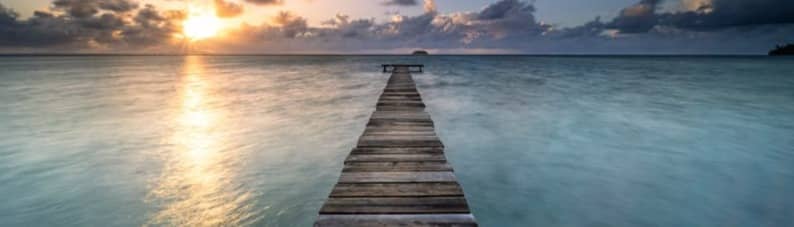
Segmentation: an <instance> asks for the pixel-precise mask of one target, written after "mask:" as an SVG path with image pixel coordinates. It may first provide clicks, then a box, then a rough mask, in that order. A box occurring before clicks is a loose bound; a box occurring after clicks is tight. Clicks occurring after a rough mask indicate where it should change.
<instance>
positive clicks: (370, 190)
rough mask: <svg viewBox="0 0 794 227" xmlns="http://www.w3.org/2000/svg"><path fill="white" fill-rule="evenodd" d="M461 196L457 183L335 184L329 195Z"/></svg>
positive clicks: (461, 192)
mask: <svg viewBox="0 0 794 227" xmlns="http://www.w3.org/2000/svg"><path fill="white" fill-rule="evenodd" d="M430 196H463V190H462V189H461V188H460V185H458V183H399V184H380V183H377V184H337V185H336V187H334V189H333V191H331V197H430Z"/></svg>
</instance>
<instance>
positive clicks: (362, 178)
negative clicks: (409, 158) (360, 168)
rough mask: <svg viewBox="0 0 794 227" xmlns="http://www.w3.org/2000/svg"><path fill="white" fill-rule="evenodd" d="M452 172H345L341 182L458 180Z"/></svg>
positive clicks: (340, 179) (340, 178)
mask: <svg viewBox="0 0 794 227" xmlns="http://www.w3.org/2000/svg"><path fill="white" fill-rule="evenodd" d="M456 181H457V179H456V178H455V174H452V172H343V173H342V175H341V176H340V177H339V183H420V182H456Z"/></svg>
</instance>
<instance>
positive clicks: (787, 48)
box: [769, 44, 794, 56]
mask: <svg viewBox="0 0 794 227" xmlns="http://www.w3.org/2000/svg"><path fill="white" fill-rule="evenodd" d="M783 55H794V44H787V45H778V46H777V47H776V48H775V49H774V50H770V51H769V56H783Z"/></svg>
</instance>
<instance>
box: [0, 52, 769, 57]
mask: <svg viewBox="0 0 794 227" xmlns="http://www.w3.org/2000/svg"><path fill="white" fill-rule="evenodd" d="M48 56H51V57H70V56H74V57H80V56H86V57H90V56H97V57H101V56H153V57H156V56H406V57H407V56H411V57H428V56H528V57H531V56H537V57H760V56H769V55H768V54H760V53H759V54H752V53H749V54H677V53H661V54H657V53H649V54H589V53H584V54H511V53H505V54H497V53H493V54H491V53H483V54H430V55H412V54H390V53H379V54H366V53H363V54H355V53H350V54H333V53H273V54H265V53H263V54H252V53H197V54H184V53H57V52H56V53H0V57H48Z"/></svg>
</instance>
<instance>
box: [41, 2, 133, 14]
mask: <svg viewBox="0 0 794 227" xmlns="http://www.w3.org/2000/svg"><path fill="white" fill-rule="evenodd" d="M52 8H53V9H55V10H62V11H65V12H67V13H68V14H69V15H70V16H73V17H77V18H83V17H90V16H93V15H94V14H96V13H98V12H99V10H109V11H114V12H127V11H131V10H133V9H136V8H138V4H137V3H135V2H131V1H128V0H55V1H53V2H52Z"/></svg>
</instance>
